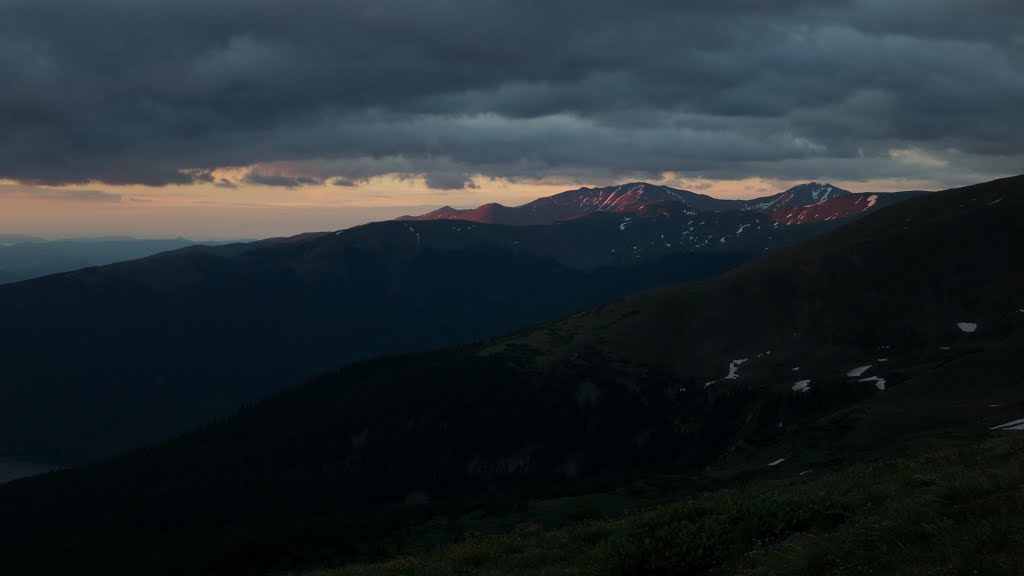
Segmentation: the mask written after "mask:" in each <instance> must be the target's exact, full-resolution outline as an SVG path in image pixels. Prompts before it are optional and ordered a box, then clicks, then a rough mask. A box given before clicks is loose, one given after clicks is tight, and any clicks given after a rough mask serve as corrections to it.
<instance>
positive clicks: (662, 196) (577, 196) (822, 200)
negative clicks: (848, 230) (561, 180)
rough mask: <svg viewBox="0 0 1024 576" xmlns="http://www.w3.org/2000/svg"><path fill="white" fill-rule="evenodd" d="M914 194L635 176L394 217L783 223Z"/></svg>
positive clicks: (852, 211) (843, 214)
mask: <svg viewBox="0 0 1024 576" xmlns="http://www.w3.org/2000/svg"><path fill="white" fill-rule="evenodd" d="M915 194H917V193H915V192H901V193H895V194H870V193H859V194H854V193H851V192H849V191H847V190H843V189H841V188H838V187H836V186H832V185H831V184H822V183H818V182H809V183H807V184H800V185H798V186H794V187H793V188H790V189H789V190H786V191H784V192H779V193H777V194H774V195H771V196H765V197H762V198H755V199H752V200H722V199H718V198H712V197H711V196H707V195H704V194H698V193H696V192H690V191H688V190H679V189H676V188H670V187H668V186H658V185H653V184H648V183H645V182H636V183H632V184H622V185H619V186H609V187H605V188H579V189H577V190H569V191H566V192H562V193H560V194H555V195H554V196H548V197H545V198H538V199H537V200H534V201H532V202H529V203H527V204H524V205H522V206H516V207H508V206H503V205H501V204H493V203H492V204H484V205H483V206H480V207H479V208H474V209H469V210H459V209H455V208H452V207H451V206H444V207H442V208H439V209H437V210H434V211H433V212H429V213H427V214H423V215H420V216H403V217H401V218H399V220H414V221H415V220H467V221H470V222H479V223H484V224H503V225H507V226H528V225H537V224H550V223H552V222H558V221H562V220H572V219H574V218H581V217H583V216H587V215H590V214H595V213H598V212H612V213H619V214H633V213H637V212H640V211H643V210H646V209H649V207H650V206H651V205H655V204H661V203H673V204H680V205H682V206H685V207H687V208H689V209H690V210H693V211H701V212H733V211H753V212H759V213H763V214H766V215H768V216H769V217H770V218H771V219H772V220H773V221H774V222H778V223H780V224H784V225H790V224H810V223H813V222H826V221H830V220H836V219H842V218H849V217H852V216H855V215H857V214H861V213H863V212H866V211H868V210H871V209H873V208H876V207H881V206H883V205H885V204H888V203H892V202H898V201H900V200H903V199H906V198H907V197H909V196H913V195H915ZM879 202H881V204H879Z"/></svg>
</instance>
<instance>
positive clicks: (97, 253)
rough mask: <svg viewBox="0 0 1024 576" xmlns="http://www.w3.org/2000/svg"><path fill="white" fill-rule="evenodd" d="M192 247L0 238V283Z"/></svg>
mask: <svg viewBox="0 0 1024 576" xmlns="http://www.w3.org/2000/svg"><path fill="white" fill-rule="evenodd" d="M193 244H195V242H194V241H192V240H186V239H184V238H173V239H167V240H142V239H137V238H123V237H111V238H82V239H73V240H43V239H41V238H33V237H31V236H0V284H2V283H7V282H16V281H19V280H28V279H30V278H38V277H40V276H47V275H49V274H56V273H58V272H67V271H70V270H77V269H80V268H88V267H90V266H103V265H105V264H112V263H114V262H121V261H124V260H135V259H137V258H144V257H146V256H151V255H153V254H157V253H159V252H164V251H167V250H175V249H178V248H182V247H185V246H191V245H193ZM208 244H209V243H208ZM212 244H218V243H216V242H215V243H212Z"/></svg>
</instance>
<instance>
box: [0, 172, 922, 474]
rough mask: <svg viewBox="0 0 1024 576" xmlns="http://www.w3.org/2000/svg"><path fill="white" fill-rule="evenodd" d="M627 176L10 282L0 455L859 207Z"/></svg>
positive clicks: (82, 455) (589, 298)
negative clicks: (584, 209)
mask: <svg viewBox="0 0 1024 576" xmlns="http://www.w3.org/2000/svg"><path fill="white" fill-rule="evenodd" d="M620 188H621V189H622V190H627V189H629V190H632V192H628V193H625V195H621V194H620V195H618V196H615V197H619V198H624V197H635V198H639V199H641V200H642V202H639V203H634V204H632V208H630V210H631V211H616V212H612V211H608V210H595V211H593V212H592V213H589V214H586V215H582V216H577V217H574V218H572V219H569V220H560V221H557V222H553V223H551V224H543V225H528V226H527V225H524V226H505V225H500V224H479V223H475V222H466V221H462V220H442V221H429V222H426V221H424V222H420V221H391V222H379V223H374V224H368V225H364V226H359V227H356V228H352V229H348V230H343V231H339V232H332V233H310V234H303V235H299V236H295V237H292V238H279V239H272V240H265V241H260V242H251V243H236V244H229V245H222V246H192V247H187V248H183V249H179V250H175V251H170V252H165V253H162V254H158V255H155V256H152V257H148V258H143V259H140V260H135V261H130V262H123V263H117V264H113V265H109V266H102V267H94V268H87V269H82V270H77V271H74V272H68V273H63V274H57V275H52V276H48V277H44V278H39V279H35V280H31V281H27V282H20V283H16V284H9V285H6V286H0V317H3V318H4V330H3V331H2V332H0V349H3V350H5V352H6V354H7V357H8V358H9V359H10V360H9V361H7V362H3V363H0V398H2V402H0V460H11V461H17V462H21V463H25V464H32V465H35V466H44V467H46V466H67V465H74V464H81V463H85V462H89V461H93V460H96V459H100V458H103V457H108V456H111V455H113V454H116V453H118V452H121V451H124V450H129V449H132V448H136V447H139V446H143V445H146V444H148V443H151V442H155V441H158V440H160V439H163V438H167V437H170V436H173V435H175V434H178V433H181V432H184V431H186V430H188V429H190V428H192V427H195V426H199V425H201V424H202V423H204V422H207V421H210V420H211V419H214V418H218V417H223V416H226V415H229V414H231V413H232V412H234V411H235V410H237V409H239V408H240V407H242V406H244V405H246V404H247V403H249V402H252V401H255V400H257V399H259V398H261V397H263V396H266V395H267V394H270V393H273V392H275V391H277V390H280V389H281V388H284V387H285V386H288V385H291V384H293V383H295V382H298V381H301V380H303V379H304V378H307V377H309V376H311V375H313V374H316V373H319V372H321V371H324V370H328V369H331V368H333V367H337V366H341V365H344V364H346V363H348V362H352V361H356V360H361V359H366V358H371V357H374V356H380V355H385V354H395V353H402V352H413V351H421V350H427V349H433V348H439V347H443V346H449V345H454V344H459V343H464V342H470V341H472V340H475V339H479V338H485V337H489V336H494V335H497V334H500V333H502V332H507V331H510V330H515V329H518V328H522V327H525V326H528V325H530V324H532V323H536V322H540V321H544V320H548V319H551V318H556V317H559V316H562V315H565V314H569V313H572V312H576V311H579V310H583V309H586V308H588V307H593V306H597V305H599V304H601V303H604V302H607V301H609V300H612V299H615V298H618V297H622V296H625V295H627V294H630V293H634V292H637V291H640V290H645V289H649V288H653V287H656V286H661V285H668V284H673V283H679V282H686V281H694V280H702V279H705V278H709V277H711V276H714V275H717V274H719V273H721V272H723V271H725V270H727V269H729V268H732V267H734V266H736V265H739V264H741V263H743V262H746V261H749V260H751V259H754V258H758V257H761V256H763V255H764V254H767V253H771V252H772V251H774V250H777V249H780V248H784V247H785V246H788V245H791V244H793V243H795V242H799V241H800V240H803V239H805V238H808V237H810V236H813V235H816V234H819V233H821V232H823V231H825V230H828V229H830V228H833V227H835V226H839V225H841V224H843V223H845V222H848V221H850V220H851V219H853V218H855V217H857V216H860V215H863V214H865V213H866V212H854V213H853V216H847V217H844V218H836V219H833V220H824V221H807V222H805V221H801V223H800V225H785V224H782V223H780V222H779V221H777V220H773V219H772V217H771V216H770V215H769V214H768V213H766V212H764V209H763V208H762V209H729V210H716V209H714V208H716V207H724V206H738V205H739V204H737V201H719V200H715V199H711V198H708V197H706V196H698V195H693V197H692V198H690V197H688V196H684V197H683V198H684V200H679V199H678V198H676V199H675V200H671V201H661V200H664V198H665V197H666V196H658V195H656V193H655V191H656V190H661V191H663V192H665V194H668V197H671V198H675V196H672V194H674V193H672V194H670V193H669V191H668V189H665V188H663V187H652V186H649V185H646V184H640V185H636V186H633V187H632V188H630V187H628V186H626V187H620ZM566 194H570V195H571V196H572V197H573V198H576V199H577V200H580V201H581V202H584V203H585V204H587V205H594V206H598V205H600V204H602V203H604V202H605V201H606V200H608V198H609V196H608V192H607V190H606V189H591V190H584V191H573V192H570V193H566ZM588 194H589V197H590V198H591V200H590V201H589V202H586V201H585V199H586V197H587V196H588ZM630 194H632V196H630ZM853 196H855V195H852V194H849V193H846V192H843V191H839V190H838V189H835V188H833V187H830V186H827V185H818V184H814V185H808V186H803V187H797V188H795V189H793V190H790V191H787V192H785V193H783V194H780V195H777V196H776V197H773V198H774V200H773V201H774V202H775V204H777V205H780V206H793V207H796V208H803V207H806V206H825V205H828V203H829V202H831V201H833V200H834V199H842V198H847V197H853ZM908 196H910V194H896V195H892V196H883V195H871V196H870V198H876V197H877V198H885V199H883V200H873V201H872V202H870V203H869V202H867V201H865V202H863V203H861V204H862V207H863V208H869V207H870V208H874V207H876V206H880V205H882V204H890V203H893V202H896V201H899V200H902V199H905V198H907V197H908ZM565 197H566V196H565V195H564V194H562V195H558V196H554V197H551V198H545V199H540V200H538V201H537V203H538V205H545V206H546V205H559V204H560V203H562V202H563V200H564V198H565ZM685 198H690V199H689V200H685ZM581 199H582V200H581ZM698 200H699V202H698ZM808 202H811V203H812V204H807V203H808ZM814 202H818V204H813V203H814ZM876 202H877V204H876ZM695 204H696V205H699V206H700V208H695V207H694V205H695ZM869 204H870V206H869ZM624 205H625V204H624V203H620V206H624ZM744 205H745V206H746V204H744ZM750 206H752V205H750ZM748 207H749V206H748ZM623 210H625V209H624V208H623Z"/></svg>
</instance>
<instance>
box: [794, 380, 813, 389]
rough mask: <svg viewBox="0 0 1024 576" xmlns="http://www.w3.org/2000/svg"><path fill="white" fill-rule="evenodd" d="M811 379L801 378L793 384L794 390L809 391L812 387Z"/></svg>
mask: <svg viewBox="0 0 1024 576" xmlns="http://www.w3.org/2000/svg"><path fill="white" fill-rule="evenodd" d="M810 384H811V381H810V380H801V381H799V382H797V383H796V384H793V392H807V391H808V390H810V389H811V386H810Z"/></svg>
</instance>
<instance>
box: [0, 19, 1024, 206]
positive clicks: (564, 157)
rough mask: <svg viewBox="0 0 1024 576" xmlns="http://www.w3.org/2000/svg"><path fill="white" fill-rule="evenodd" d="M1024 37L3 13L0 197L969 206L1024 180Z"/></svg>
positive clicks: (732, 22)
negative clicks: (696, 186)
mask: <svg viewBox="0 0 1024 576" xmlns="http://www.w3.org/2000/svg"><path fill="white" fill-rule="evenodd" d="M1022 22H1024V2H1021V1H1020V0H898V1H895V0H850V1H843V0H816V1H802V0H731V1H730V0H698V1H687V2H683V1H681V0H663V1H659V0H646V1H644V0H630V1H625V0H623V1H608V0H542V1H541V0H429V1H425V0H347V1H345V0H341V1H339V0H290V1H287V2H285V1H278V2H271V1H268V0H90V1H88V2H85V1H82V0H0V85H2V86H3V88H2V89H0V179H4V178H6V179H14V180H18V181H21V182H23V183H26V184H69V183H82V182H88V181H100V182H105V183H111V184H117V183H145V184H154V185H160V184H167V183H181V182H188V181H191V180H205V181H210V180H214V181H218V180H219V179H220V178H221V177H220V176H218V173H219V172H218V171H216V170H215V169H217V168H223V167H232V166H234V167H250V168H249V169H248V170H246V171H244V173H245V174H246V175H245V177H244V179H245V181H247V182H254V183H263V184H268V185H285V186H299V185H303V184H307V183H320V182H325V181H326V182H332V183H336V184H338V185H352V184H354V183H358V182H359V181H361V180H365V179H367V178H371V177H373V176H376V175H381V174H400V175H408V176H414V175H421V176H425V177H426V182H427V184H428V186H430V187H433V188H440V189H453V188H461V187H464V186H467V185H472V178H474V177H481V176H482V177H500V178H510V179H513V180H515V179H524V178H526V179H534V178H552V177H553V178H567V179H574V178H576V179H585V180H587V181H597V180H611V181H614V180H616V179H620V178H625V177H627V176H630V177H633V176H637V175H640V176H643V175H652V176H657V175H659V174H662V173H663V172H667V171H670V172H677V173H680V174H682V175H685V176H686V177H702V178H724V179H734V178H745V177H750V176H760V177H767V178H782V179H804V178H833V179H837V180H862V179H872V178H894V177H895V178H910V179H926V180H931V181H936V182H944V183H948V184H950V185H954V184H959V183H965V182H969V181H972V180H974V179H977V178H979V177H987V176H997V175H1002V174H1010V173H1018V172H1024V169H1022V168H1024V130H1022V129H1021V128H1022V123H1024V122H1022V120H1024V115H1022V112H1021V103H1022V102H1024V29H1022V28H1021V23H1022ZM222 183H223V184H224V185H232V183H231V182H229V181H226V180H225V181H223V182H222Z"/></svg>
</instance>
